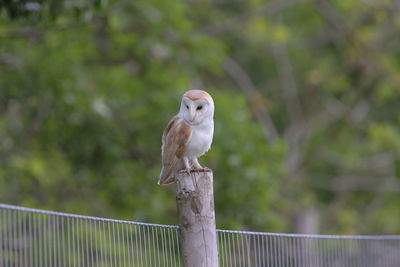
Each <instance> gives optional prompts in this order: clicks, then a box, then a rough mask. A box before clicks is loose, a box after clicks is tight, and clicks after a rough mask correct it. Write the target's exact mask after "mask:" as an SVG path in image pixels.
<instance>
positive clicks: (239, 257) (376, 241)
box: [0, 204, 400, 267]
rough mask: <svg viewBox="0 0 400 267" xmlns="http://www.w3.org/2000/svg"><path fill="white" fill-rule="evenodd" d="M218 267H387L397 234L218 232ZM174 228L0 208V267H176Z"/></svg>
mask: <svg viewBox="0 0 400 267" xmlns="http://www.w3.org/2000/svg"><path fill="white" fill-rule="evenodd" d="M218 242H219V255H220V266H224V267H235V266H237V267H239V266H240V267H241V266H257V267H261V266H262V267H264V266H271V267H286V266H290V267H306V266H307V267H317V266H318V267H322V266H332V267H336V266H349V267H372V266H377V267H378V266H379V267H395V266H400V236H322V235H298V234H275V233H257V232H244V231H228V230H218ZM179 246H180V244H179V228H178V227H177V226H166V225H159V224H147V223H137V222H130V221H122V220H113V219H104V218H97V217H89V216H81V215H74V214H66V213H60V212H53V211H44V210H37V209H30V208H23V207H17V206H10V205H5V204H0V266H1V267H3V266H5V267H11V266H13V267H14V266H29V267H30V266H35V267H42V266H46V267H47V266H138V267H142V266H171V267H172V266H182V261H181V255H180V247H179Z"/></svg>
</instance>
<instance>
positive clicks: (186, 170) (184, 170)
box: [179, 169, 192, 175]
mask: <svg viewBox="0 0 400 267" xmlns="http://www.w3.org/2000/svg"><path fill="white" fill-rule="evenodd" d="M191 171H192V170H191V169H182V170H180V171H179V173H186V174H189V175H190V173H191Z"/></svg>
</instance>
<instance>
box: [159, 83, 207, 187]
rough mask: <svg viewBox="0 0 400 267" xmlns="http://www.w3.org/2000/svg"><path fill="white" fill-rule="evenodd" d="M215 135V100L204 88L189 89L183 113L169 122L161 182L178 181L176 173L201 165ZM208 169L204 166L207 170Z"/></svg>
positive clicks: (164, 144)
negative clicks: (201, 160) (201, 157)
mask: <svg viewBox="0 0 400 267" xmlns="http://www.w3.org/2000/svg"><path fill="white" fill-rule="evenodd" d="M213 134H214V101H213V99H212V98H211V96H210V95H209V94H208V93H207V92H205V91H202V90H190V91H187V92H186V93H185V94H184V95H183V97H182V101H181V107H180V109H179V113H178V114H177V115H176V116H175V117H173V118H172V119H171V121H170V122H169V123H168V124H167V127H166V128H165V130H164V133H163V135H162V147H161V158H162V170H161V173H160V178H159V180H158V184H159V185H167V184H171V183H173V182H174V181H175V173H176V172H178V171H180V170H185V171H188V172H189V171H190V169H191V167H192V166H194V167H195V168H196V169H203V167H201V165H200V163H199V161H198V160H197V158H198V157H200V156H202V155H204V153H206V152H207V151H208V150H209V149H210V147H211V142H212V139H213ZM203 170H204V169H203Z"/></svg>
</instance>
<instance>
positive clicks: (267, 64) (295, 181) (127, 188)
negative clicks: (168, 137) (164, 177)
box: [0, 0, 400, 234]
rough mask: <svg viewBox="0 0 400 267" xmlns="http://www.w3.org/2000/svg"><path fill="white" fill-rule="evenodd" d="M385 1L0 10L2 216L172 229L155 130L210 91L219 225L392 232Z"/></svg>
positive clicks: (395, 123)
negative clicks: (31, 212) (36, 214)
mask: <svg viewBox="0 0 400 267" xmlns="http://www.w3.org/2000/svg"><path fill="white" fill-rule="evenodd" d="M397 11H398V10H397V9H396V4H395V2H394V1H384V2H382V3H379V4H378V3H372V2H370V1H356V2H351V3H350V2H349V3H347V2H343V1H331V2H328V1H324V0H315V1H300V0H288V1H261V0H255V1H230V2H225V1H208V2H207V1H206V2H204V1H187V2H176V1H172V0H167V1H161V0H151V1H134V2H132V1H127V0H126V1H88V2H82V1H45V0H43V1H26V2H24V1H19V2H15V1H5V2H4V3H3V4H2V7H1V13H0V38H1V40H2V41H1V43H0V114H1V116H0V147H1V149H0V162H1V166H2V168H0V201H2V202H7V203H13V204H20V205H26V206H34V207H41V208H49V209H56V210H63V211H69V212H75V213H84V214H93V215H98V216H107V217H118V218H126V219H132V220H137V221H148V222H158V223H172V224H175V223H177V220H176V214H175V213H176V211H175V210H176V209H175V200H174V199H173V197H172V195H173V193H172V188H165V187H158V186H157V185H156V181H157V177H158V173H159V171H160V145H161V144H160V142H161V141H160V139H161V133H162V130H163V128H164V126H165V124H166V123H167V122H168V120H169V118H170V117H171V116H172V115H174V114H175V113H176V112H177V110H178V107H179V101H180V97H181V95H182V93H183V92H184V91H185V90H187V89H190V88H206V89H207V90H208V91H210V93H211V94H212V95H213V97H214V98H215V102H216V116H215V117H216V118H215V119H216V129H215V130H216V131H215V139H214V145H213V148H212V150H211V151H210V152H209V153H208V154H207V155H206V156H205V157H204V159H202V160H203V162H204V161H205V165H207V166H209V167H211V168H213V169H214V172H215V190H216V193H215V197H216V208H217V224H218V227H220V228H235V229H243V230H244V229H252V230H259V231H296V232H322V233H328V232H329V233H346V234H348V233H358V234H363V233H369V234H373V233H387V234H393V233H398V231H399V230H400V228H399V226H398V224H397V223H396V222H397V221H398V220H399V219H400V214H399V212H398V205H399V204H400V199H399V198H398V197H397V195H398V192H399V190H400V181H399V177H400V153H399V151H400V150H399V148H400V138H399V137H400V127H399V121H400V116H399V109H398V105H399V103H400V102H399V100H400V90H399V89H398V84H399V81H398V78H397V76H398V75H397V73H398V71H399V67H400V64H399V61H398V57H397V55H398V53H399V47H400V46H398V44H399V39H398V36H400V35H399V27H400V23H399V22H400V21H399V19H398V18H397V16H396V13H397Z"/></svg>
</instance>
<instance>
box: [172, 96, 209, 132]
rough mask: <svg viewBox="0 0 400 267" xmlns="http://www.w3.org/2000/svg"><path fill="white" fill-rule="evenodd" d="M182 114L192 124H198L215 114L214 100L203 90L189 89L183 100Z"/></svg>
mask: <svg viewBox="0 0 400 267" xmlns="http://www.w3.org/2000/svg"><path fill="white" fill-rule="evenodd" d="M180 114H181V115H182V116H183V119H184V120H185V121H186V122H187V123H188V124H190V125H197V124H200V123H202V122H203V121H205V120H209V119H212V118H213V116H214V101H213V99H212V97H211V96H210V95H209V94H208V93H207V92H205V91H202V90H190V91H187V92H186V93H185V94H184V95H183V97H182V102H181V108H180Z"/></svg>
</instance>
